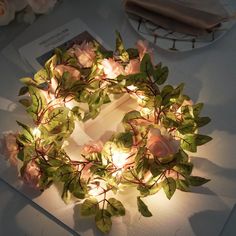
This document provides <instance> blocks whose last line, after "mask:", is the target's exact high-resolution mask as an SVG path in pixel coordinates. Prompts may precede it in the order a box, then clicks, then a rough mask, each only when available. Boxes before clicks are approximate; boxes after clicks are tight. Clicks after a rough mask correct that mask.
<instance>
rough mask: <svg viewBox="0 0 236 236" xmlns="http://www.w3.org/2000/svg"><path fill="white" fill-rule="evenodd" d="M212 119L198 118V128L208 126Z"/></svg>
mask: <svg viewBox="0 0 236 236" xmlns="http://www.w3.org/2000/svg"><path fill="white" fill-rule="evenodd" d="M210 121H211V119H210V118H209V117H198V118H197V119H196V120H195V122H196V124H197V127H202V126H205V125H207V124H208V123H209V122H210Z"/></svg>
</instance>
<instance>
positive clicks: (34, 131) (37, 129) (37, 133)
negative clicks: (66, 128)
mask: <svg viewBox="0 0 236 236" xmlns="http://www.w3.org/2000/svg"><path fill="white" fill-rule="evenodd" d="M32 134H33V135H34V137H35V138H39V137H40V135H41V131H40V129H39V128H34V129H33V132H32Z"/></svg>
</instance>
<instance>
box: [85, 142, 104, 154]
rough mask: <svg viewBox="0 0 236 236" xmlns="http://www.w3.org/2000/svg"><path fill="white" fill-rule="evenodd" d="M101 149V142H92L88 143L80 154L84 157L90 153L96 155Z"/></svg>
mask: <svg viewBox="0 0 236 236" xmlns="http://www.w3.org/2000/svg"><path fill="white" fill-rule="evenodd" d="M102 149H103V143H102V142H101V141H94V142H90V143H88V144H86V145H84V146H83V149H82V153H83V154H84V155H87V154H90V153H98V152H101V151H102Z"/></svg>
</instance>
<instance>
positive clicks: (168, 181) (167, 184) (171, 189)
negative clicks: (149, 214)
mask: <svg viewBox="0 0 236 236" xmlns="http://www.w3.org/2000/svg"><path fill="white" fill-rule="evenodd" d="M162 188H163V190H164V192H165V194H166V197H167V198H168V199H171V197H172V196H173V194H174V193H175V190H176V182H175V180H174V179H173V178H172V177H167V178H165V180H164V181H162Z"/></svg>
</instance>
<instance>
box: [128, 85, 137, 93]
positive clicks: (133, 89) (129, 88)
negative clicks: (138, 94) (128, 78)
mask: <svg viewBox="0 0 236 236" xmlns="http://www.w3.org/2000/svg"><path fill="white" fill-rule="evenodd" d="M137 88H138V87H136V86H135V85H133V84H132V85H129V86H127V89H128V90H130V91H135V90H137Z"/></svg>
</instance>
